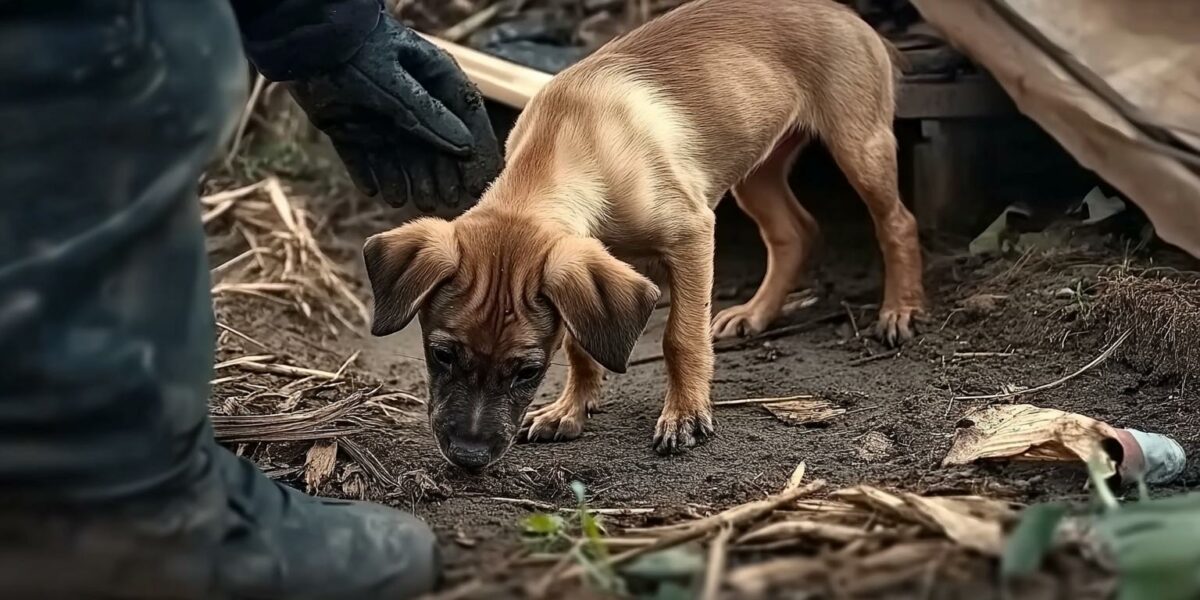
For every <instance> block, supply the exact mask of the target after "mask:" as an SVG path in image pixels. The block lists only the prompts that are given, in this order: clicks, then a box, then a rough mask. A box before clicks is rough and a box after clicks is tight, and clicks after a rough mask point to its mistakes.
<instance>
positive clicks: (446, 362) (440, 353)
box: [431, 347, 454, 367]
mask: <svg viewBox="0 0 1200 600" xmlns="http://www.w3.org/2000/svg"><path fill="white" fill-rule="evenodd" d="M431 354H433V360H435V361H437V362H438V364H440V365H442V366H443V367H452V366H454V351H453V350H451V349H449V348H440V347H438V348H433V349H432V352H431Z"/></svg>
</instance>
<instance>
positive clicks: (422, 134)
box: [289, 15, 501, 212]
mask: <svg viewBox="0 0 1200 600" xmlns="http://www.w3.org/2000/svg"><path fill="white" fill-rule="evenodd" d="M289 89H290V91H291V94H292V96H293V97H294V98H295V99H296V102H297V103H298V104H299V105H300V107H301V108H302V109H304V111H305V113H307V115H308V117H309V119H310V120H311V121H312V123H313V125H315V126H316V127H317V128H318V129H320V130H321V131H323V132H325V133H326V134H327V135H328V136H329V137H330V140H331V141H332V142H333V146H334V148H335V149H336V150H337V153H338V156H339V157H341V159H342V162H343V163H345V165H346V169H347V171H349V173H350V177H351V179H353V180H354V183H355V185H357V186H358V188H359V189H360V190H362V191H363V193H365V194H367V195H368V196H375V195H376V194H377V193H379V194H382V195H383V199H384V200H385V201H386V202H387V203H388V204H390V205H392V206H396V207H399V206H403V205H404V204H406V203H407V202H409V201H412V202H413V203H414V204H415V205H416V206H417V208H418V209H420V210H421V211H423V212H432V211H434V210H436V209H437V208H439V207H451V208H454V207H458V206H460V205H462V207H463V209H465V208H467V207H469V206H470V205H471V204H473V203H474V202H475V201H476V200H477V199H478V198H479V195H480V194H482V193H483V190H484V189H485V187H486V186H487V184H488V183H490V182H491V180H492V179H493V178H494V177H495V176H496V175H497V174H498V173H499V170H500V166H501V158H500V147H499V143H498V142H497V141H496V135H495V132H493V131H492V126H491V122H490V121H489V120H488V116H487V113H486V111H485V110H484V106H483V98H482V97H481V96H480V94H479V90H478V89H476V87H475V86H474V84H472V83H471V82H470V81H469V80H468V79H467V78H466V76H465V75H464V74H463V73H462V71H460V70H459V68H458V65H457V64H456V63H455V62H454V59H453V58H451V57H450V56H449V55H448V54H446V53H445V52H444V51H442V50H441V49H440V48H438V47H436V46H434V45H433V44H431V43H429V42H428V41H426V40H425V39H423V38H422V37H421V36H419V35H417V34H416V33H415V32H413V31H412V30H410V29H408V28H407V27H404V26H403V25H401V24H399V23H398V22H396V21H395V20H394V19H392V18H391V17H389V16H387V15H381V16H380V19H379V25H378V26H376V28H375V29H374V31H372V32H371V33H370V34H369V35H368V36H367V39H366V41H365V42H364V43H363V45H362V47H361V48H360V49H359V50H358V52H357V53H356V54H355V55H354V56H352V57H351V58H350V60H349V61H347V62H345V63H343V64H341V65H340V66H338V67H335V68H334V69H333V70H331V71H328V72H326V73H323V74H321V75H316V76H312V77H309V78H306V79H301V80H297V81H293V82H291V83H290V84H289Z"/></svg>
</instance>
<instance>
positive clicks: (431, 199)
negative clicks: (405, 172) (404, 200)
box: [408, 156, 441, 213]
mask: <svg viewBox="0 0 1200 600" xmlns="http://www.w3.org/2000/svg"><path fill="white" fill-rule="evenodd" d="M408 164H410V165H412V166H411V168H410V169H409V173H410V174H411V175H412V187H413V191H412V199H413V203H414V204H416V205H417V208H418V209H419V210H420V211H421V212H424V213H432V212H435V211H437V209H438V207H439V206H440V205H441V198H440V197H439V196H438V189H437V185H438V184H437V174H436V169H435V167H434V163H433V160H431V158H430V157H428V156H423V157H418V156H410V157H409V162H408Z"/></svg>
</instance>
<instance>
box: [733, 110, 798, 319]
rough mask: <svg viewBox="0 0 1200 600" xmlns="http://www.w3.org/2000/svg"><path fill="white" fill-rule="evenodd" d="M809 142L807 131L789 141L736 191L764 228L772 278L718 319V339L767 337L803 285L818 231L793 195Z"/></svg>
mask: <svg viewBox="0 0 1200 600" xmlns="http://www.w3.org/2000/svg"><path fill="white" fill-rule="evenodd" d="M807 142H808V136H807V135H806V134H804V133H801V132H796V133H793V134H791V135H790V136H788V137H786V138H784V139H783V140H782V141H781V142H779V144H778V145H776V147H775V149H774V150H772V151H771V154H770V155H769V156H768V157H767V159H766V160H765V161H764V162H763V163H762V164H761V165H759V166H758V168H756V169H755V170H754V171H753V172H752V173H750V175H748V176H747V177H746V178H745V179H744V180H742V182H741V183H739V184H737V185H735V186H733V197H734V199H735V200H737V203H738V206H739V207H741V209H742V211H743V212H745V213H746V214H747V215H748V216H749V217H750V218H751V219H753V220H754V223H755V224H756V225H758V232H759V234H760V235H761V236H762V240H763V243H764V244H766V246H767V274H766V276H765V277H763V281H762V283H761V284H760V285H759V286H758V291H757V292H755V293H754V297H753V298H751V299H750V301H749V302H746V303H745V304H741V305H738V306H734V307H731V308H727V309H725V310H723V311H721V312H720V313H719V314H718V315H717V316H716V318H715V319H713V323H712V334H713V337H714V338H716V339H721V338H728V337H736V336H745V335H753V334H756V333H760V332H762V331H763V330H764V329H766V328H767V326H769V325H770V324H771V322H772V321H774V320H775V319H776V318H777V317H778V316H779V313H780V311H781V310H782V308H783V304H784V301H785V300H786V298H787V295H788V294H789V293H791V292H792V291H794V290H795V289H796V286H797V285H798V284H799V283H800V278H801V276H802V275H803V273H804V268H805V266H806V263H807V261H808V257H809V251H810V249H811V246H812V242H813V240H814V239H815V238H816V236H817V231H818V229H817V222H816V220H815V219H813V217H812V215H810V214H809V213H808V211H807V210H804V207H803V206H801V205H800V202H799V201H797V200H796V196H795V195H793V194H792V190H791V187H789V186H788V173H789V172H790V171H791V168H792V165H793V164H794V163H795V162H796V156H797V155H799V154H800V150H802V149H803V148H804V145H805V144H806V143H807Z"/></svg>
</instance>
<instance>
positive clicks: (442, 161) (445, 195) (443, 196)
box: [431, 156, 467, 208]
mask: <svg viewBox="0 0 1200 600" xmlns="http://www.w3.org/2000/svg"><path fill="white" fill-rule="evenodd" d="M432 158H433V160H432V161H431V163H432V166H433V176H434V184H435V186H436V198H435V200H436V201H437V203H438V204H440V205H442V206H446V207H449V208H457V207H458V205H459V204H461V203H463V201H465V200H467V198H466V197H465V196H466V193H467V191H466V190H465V189H463V186H462V175H461V174H460V173H459V168H458V161H456V160H454V159H453V158H451V157H449V156H434V157H432Z"/></svg>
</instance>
